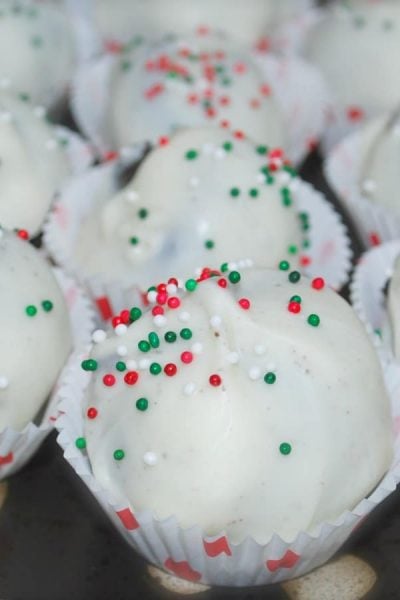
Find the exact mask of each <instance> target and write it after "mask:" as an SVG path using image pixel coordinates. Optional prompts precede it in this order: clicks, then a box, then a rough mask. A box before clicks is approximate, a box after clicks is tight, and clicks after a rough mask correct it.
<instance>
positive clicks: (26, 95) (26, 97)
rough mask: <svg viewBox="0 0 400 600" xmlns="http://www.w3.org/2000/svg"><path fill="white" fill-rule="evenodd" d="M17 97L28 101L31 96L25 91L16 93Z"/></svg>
mask: <svg viewBox="0 0 400 600" xmlns="http://www.w3.org/2000/svg"><path fill="white" fill-rule="evenodd" d="M18 97H19V99H20V100H22V101H23V102H29V101H30V99H31V97H30V95H29V94H27V93H26V92H21V93H20V94H18Z"/></svg>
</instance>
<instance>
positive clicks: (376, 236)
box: [369, 231, 382, 246]
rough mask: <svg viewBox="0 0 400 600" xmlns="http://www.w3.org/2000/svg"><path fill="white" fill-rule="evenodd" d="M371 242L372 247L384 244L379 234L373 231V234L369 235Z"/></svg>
mask: <svg viewBox="0 0 400 600" xmlns="http://www.w3.org/2000/svg"><path fill="white" fill-rule="evenodd" d="M369 241H370V243H371V245H372V246H379V245H380V244H381V243H382V242H381V238H380V237H379V234H378V233H376V231H371V233H370V234H369Z"/></svg>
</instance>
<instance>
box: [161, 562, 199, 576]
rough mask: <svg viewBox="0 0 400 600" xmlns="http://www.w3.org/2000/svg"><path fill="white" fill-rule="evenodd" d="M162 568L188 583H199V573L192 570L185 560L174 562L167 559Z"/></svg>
mask: <svg viewBox="0 0 400 600" xmlns="http://www.w3.org/2000/svg"><path fill="white" fill-rule="evenodd" d="M164 567H165V568H166V569H168V571H172V573H174V574H175V575H177V576H178V577H182V579H187V580H188V581H200V579H201V573H199V572H198V571H195V570H194V569H192V567H191V566H190V565H189V563H188V562H187V561H186V560H182V561H178V562H175V561H174V560H173V559H172V558H167V560H166V561H165V562H164Z"/></svg>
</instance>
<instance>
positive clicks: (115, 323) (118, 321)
mask: <svg viewBox="0 0 400 600" xmlns="http://www.w3.org/2000/svg"><path fill="white" fill-rule="evenodd" d="M111 323H112V326H113V327H114V329H115V328H116V327H117V326H118V325H121V323H122V319H121V317H114V318H113V320H112V321H111Z"/></svg>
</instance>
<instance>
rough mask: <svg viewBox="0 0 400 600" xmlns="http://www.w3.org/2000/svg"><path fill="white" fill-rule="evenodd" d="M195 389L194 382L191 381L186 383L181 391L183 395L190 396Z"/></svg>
mask: <svg viewBox="0 0 400 600" xmlns="http://www.w3.org/2000/svg"><path fill="white" fill-rule="evenodd" d="M195 391H196V384H195V383H193V382H190V383H187V384H186V385H185V387H184V388H183V393H184V394H185V396H192V395H193V394H194V392H195Z"/></svg>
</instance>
